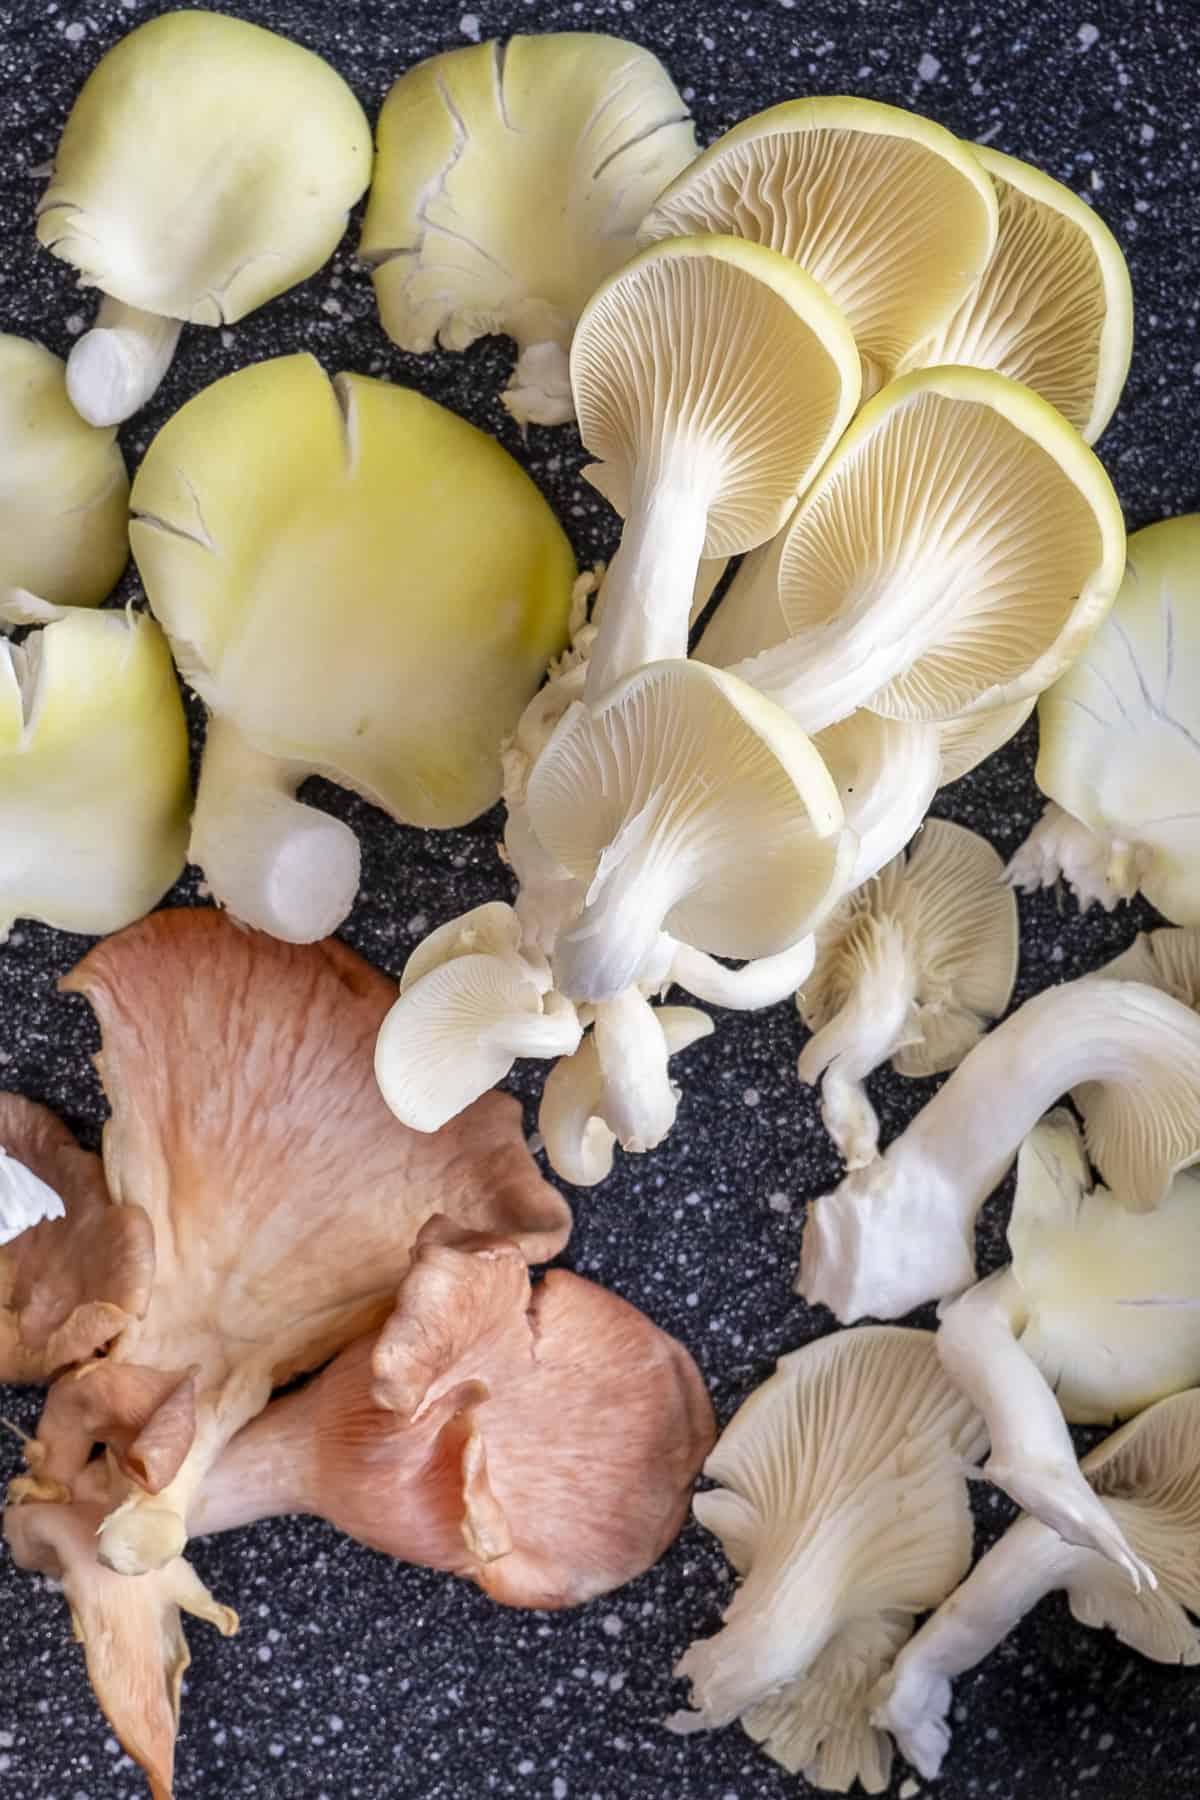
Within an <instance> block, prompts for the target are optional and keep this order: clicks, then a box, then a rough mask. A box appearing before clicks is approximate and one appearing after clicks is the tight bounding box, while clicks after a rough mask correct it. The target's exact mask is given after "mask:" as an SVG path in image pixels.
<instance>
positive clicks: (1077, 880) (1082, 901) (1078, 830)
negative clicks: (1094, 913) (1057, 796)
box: [1005, 800, 1146, 912]
mask: <svg viewBox="0 0 1200 1800" xmlns="http://www.w3.org/2000/svg"><path fill="white" fill-rule="evenodd" d="M1145 864H1146V851H1145V850H1144V848H1142V847H1141V846H1140V845H1135V844H1131V843H1129V842H1127V841H1126V840H1125V839H1124V838H1114V837H1110V836H1109V835H1108V834H1107V833H1106V832H1102V831H1092V830H1091V829H1090V828H1089V827H1088V826H1087V825H1083V824H1081V823H1080V821H1079V820H1078V819H1075V818H1072V816H1071V814H1070V813H1068V812H1064V811H1063V809H1062V807H1061V806H1058V805H1056V804H1055V802H1054V801H1053V800H1051V801H1050V802H1049V804H1048V805H1047V806H1046V807H1045V808H1044V809H1043V811H1042V816H1041V818H1040V819H1039V820H1038V822H1037V824H1036V825H1035V826H1034V828H1033V830H1032V831H1031V832H1030V833H1029V836H1028V837H1027V838H1026V839H1025V842H1024V843H1023V844H1022V845H1021V847H1020V848H1019V850H1018V851H1017V852H1016V855H1015V856H1014V857H1013V859H1012V861H1011V862H1010V863H1009V865H1008V868H1007V869H1006V870H1005V876H1006V878H1007V880H1008V881H1009V882H1010V884H1011V885H1012V886H1013V887H1015V888H1020V890H1021V892H1022V893H1023V894H1032V893H1035V892H1036V890H1037V889H1038V888H1043V887H1053V886H1054V883H1055V882H1056V881H1058V880H1059V878H1060V877H1061V878H1062V879H1063V880H1065V881H1066V883H1067V886H1068V887H1069V888H1070V889H1071V892H1072V893H1073V894H1074V896H1075V898H1076V900H1077V901H1078V902H1079V905H1080V908H1081V910H1082V911H1084V912H1086V911H1087V910H1088V908H1089V906H1095V905H1097V904H1098V905H1100V906H1102V907H1103V908H1104V911H1105V912H1112V911H1113V910H1114V908H1115V907H1116V905H1117V903H1118V901H1121V900H1132V898H1133V896H1134V895H1135V894H1136V893H1137V891H1138V887H1139V886H1140V884H1141V879H1142V876H1143V875H1144V874H1145Z"/></svg>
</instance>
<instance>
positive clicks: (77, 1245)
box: [0, 1094, 154, 1382]
mask: <svg viewBox="0 0 1200 1800" xmlns="http://www.w3.org/2000/svg"><path fill="white" fill-rule="evenodd" d="M0 1145H3V1155H2V1157H0V1183H7V1182H9V1181H14V1180H15V1182H16V1183H17V1186H18V1192H19V1191H20V1184H21V1179H22V1177H21V1175H19V1174H18V1171H23V1172H24V1174H26V1175H28V1176H29V1177H31V1178H32V1179H33V1180H35V1181H36V1182H37V1183H38V1185H39V1187H40V1188H41V1190H42V1194H43V1195H49V1197H50V1200H51V1201H52V1202H54V1203H56V1207H57V1211H56V1212H55V1211H52V1210H50V1209H49V1208H47V1209H46V1210H45V1212H44V1213H43V1214H42V1215H41V1217H42V1222H40V1223H39V1222H36V1221H33V1222H30V1223H29V1224H28V1225H27V1226H26V1228H25V1229H23V1230H21V1231H20V1233H19V1235H15V1236H13V1237H12V1241H11V1242H9V1243H6V1244H4V1246H3V1247H2V1248H0V1381H6V1382H26V1381H48V1380H49V1379H50V1377H51V1376H52V1375H54V1374H55V1373H56V1372H57V1371H58V1370H59V1369H63V1368H65V1367H66V1366H67V1365H68V1364H69V1363H77V1362H84V1361H86V1360H87V1359H88V1358H89V1357H91V1356H93V1355H95V1353H96V1352H97V1351H98V1350H100V1349H102V1348H103V1347H104V1345H105V1344H107V1343H109V1342H110V1341H111V1340H112V1339H113V1338H115V1337H116V1336H118V1335H119V1333H120V1332H121V1331H122V1330H123V1329H124V1328H125V1326H126V1325H128V1324H130V1323H131V1322H132V1321H133V1320H134V1319H137V1318H140V1317H141V1315H142V1314H143V1313H144V1312H145V1310H146V1306H147V1303H148V1301H149V1297H150V1283H151V1279H152V1277H153V1273H154V1237H153V1233H152V1232H151V1229H150V1221H149V1219H148V1218H147V1217H146V1215H145V1213H144V1212H143V1211H142V1209H141V1207H140V1206H113V1205H111V1204H110V1202H109V1198H108V1189H107V1188H106V1186H105V1184H104V1171H103V1169H102V1167H101V1164H100V1158H99V1157H98V1156H95V1155H93V1153H92V1152H91V1151H90V1150H83V1149H81V1148H80V1146H79V1145H78V1144H77V1143H76V1142H75V1139H74V1138H73V1137H72V1135H71V1133H70V1132H69V1131H68V1130H67V1127H66V1126H65V1125H63V1124H62V1123H61V1122H60V1121H59V1120H58V1119H56V1118H55V1116H54V1114H53V1113H52V1112H47V1110H46V1108H45V1107H44V1106H36V1105H35V1104H34V1103H33V1101H32V1100H22V1099H21V1098H19V1096H18V1095H16V1094H0ZM39 1198H40V1197H39ZM3 1210H4V1209H3V1208H2V1207H0V1212H3Z"/></svg>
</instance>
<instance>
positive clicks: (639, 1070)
mask: <svg viewBox="0 0 1200 1800" xmlns="http://www.w3.org/2000/svg"><path fill="white" fill-rule="evenodd" d="M664 1011H667V1012H669V1013H671V1014H672V1015H684V1016H683V1017H672V1019H671V1020H670V1021H668V1020H665V1019H664V1018H663V1012H664ZM668 1024H670V1025H671V1026H672V1027H673V1031H672V1035H673V1036H674V1038H675V1040H676V1041H675V1042H674V1044H672V1043H671V1042H670V1041H669V1038H668V1032H667V1025H668ZM711 1030H712V1021H711V1019H708V1018H706V1017H705V1015H704V1014H703V1013H697V1012H696V1011H695V1010H694V1009H693V1008H691V1007H682V1006H679V1007H668V1008H665V1009H664V1008H660V1009H658V1010H656V1009H655V1008H654V1007H652V1006H651V1004H650V1002H649V1001H648V1000H647V999H646V998H645V996H644V995H643V994H642V993H640V992H639V991H638V989H637V988H629V989H627V990H626V992H625V993H623V994H618V996H617V998H616V999H615V1000H607V1001H605V1002H604V1003H603V1005H600V1006H598V1007H597V1008H596V1022H595V1025H594V1027H593V1037H594V1038H595V1043H596V1056H597V1058H598V1061H599V1065H600V1075H601V1080H602V1084H603V1090H602V1097H601V1103H600V1116H601V1117H602V1118H603V1120H604V1122H605V1124H606V1125H608V1127H609V1129H610V1130H611V1131H612V1132H613V1133H614V1134H615V1135H616V1139H617V1142H618V1143H619V1144H620V1145H621V1147H622V1149H624V1150H629V1151H632V1152H633V1153H635V1154H638V1153H640V1152H642V1151H645V1150H653V1149H655V1148H656V1147H657V1145H659V1144H661V1143H662V1141H663V1139H664V1138H665V1137H666V1135H667V1133H668V1132H669V1131H670V1129H671V1127H672V1125H674V1123H675V1113H676V1111H677V1109H678V1106H679V1090H678V1088H677V1087H676V1086H675V1085H674V1083H673V1082H672V1080H671V1078H670V1076H669V1074H668V1073H667V1059H668V1057H669V1056H670V1055H671V1053H672V1050H682V1049H684V1048H686V1045H687V1044H689V1043H694V1042H695V1041H696V1039H697V1038H700V1037H707V1036H708V1034H709V1033H710V1032H711Z"/></svg>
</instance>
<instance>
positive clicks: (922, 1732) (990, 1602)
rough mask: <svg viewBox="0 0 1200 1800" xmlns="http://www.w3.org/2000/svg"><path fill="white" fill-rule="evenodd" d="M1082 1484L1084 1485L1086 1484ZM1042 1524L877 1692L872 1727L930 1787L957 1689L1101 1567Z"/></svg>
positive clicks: (1001, 1557)
mask: <svg viewBox="0 0 1200 1800" xmlns="http://www.w3.org/2000/svg"><path fill="white" fill-rule="evenodd" d="M1081 1479H1082V1477H1081ZM1094 1560H1095V1559H1094V1557H1093V1555H1092V1553H1091V1552H1090V1551H1088V1550H1081V1549H1079V1548H1077V1547H1076V1546H1075V1545H1073V1544H1066V1543H1064V1542H1063V1540H1062V1539H1061V1538H1060V1537H1058V1536H1057V1535H1056V1534H1055V1533H1054V1532H1053V1531H1051V1530H1049V1529H1048V1528H1047V1527H1046V1526H1045V1525H1043V1524H1041V1522H1040V1521H1039V1520H1037V1519H1018V1521H1017V1523H1016V1524H1015V1525H1013V1526H1012V1527H1011V1528H1010V1529H1009V1530H1008V1531H1007V1532H1006V1533H1005V1534H1004V1536H1003V1537H1002V1538H1001V1539H1000V1542H999V1543H998V1544H996V1545H995V1546H994V1548H993V1549H991V1550H989V1551H988V1553H987V1555H986V1556H985V1557H983V1559H982V1560H981V1561H980V1562H979V1563H978V1564H977V1565H976V1567H975V1569H974V1571H973V1572H972V1574H971V1575H969V1576H968V1578H967V1580H966V1581H964V1582H963V1584H962V1586H961V1587H959V1588H957V1589H956V1590H955V1591H954V1593H953V1594H951V1595H950V1598H949V1599H948V1600H944V1601H943V1602H942V1604H941V1606H940V1607H939V1608H938V1610H937V1611H936V1612H935V1613H934V1614H933V1616H932V1618H930V1619H928V1620H927V1621H926V1623H925V1624H924V1625H923V1626H922V1627H921V1629H920V1631H918V1632H917V1634H916V1636H915V1637H913V1638H910V1640H909V1642H908V1643H907V1644H906V1645H905V1647H904V1649H903V1650H901V1652H900V1654H899V1656H898V1657H897V1658H896V1661H895V1663H894V1664H893V1666H892V1668H891V1671H890V1672H889V1674H888V1675H886V1676H885V1677H884V1679H883V1681H882V1682H881V1683H880V1684H879V1686H878V1687H877V1688H876V1690H875V1695H874V1706H873V1708H872V1713H871V1719H872V1722H873V1723H874V1724H875V1725H877V1726H879V1727H880V1728H881V1729H882V1730H884V1731H890V1732H891V1734H892V1736H893V1737H894V1738H895V1740H896V1743H897V1745H898V1746H899V1749H900V1752H901V1754H902V1755H903V1756H904V1757H905V1758H906V1760H907V1761H908V1762H910V1763H911V1764H912V1765H913V1767H914V1768H915V1769H917V1770H918V1771H919V1772H920V1774H922V1775H923V1776H924V1777H925V1779H926V1780H927V1781H932V1780H933V1779H934V1777H935V1776H936V1775H937V1774H938V1772H939V1771H940V1769H941V1766H942V1759H943V1757H944V1756H945V1754H946V1751H947V1748H948V1747H949V1743H950V1729H949V1726H948V1725H947V1723H946V1719H947V1715H948V1714H949V1711H950V1697H951V1695H950V1683H951V1681H952V1680H953V1679H954V1677H955V1676H956V1675H961V1674H963V1673H965V1671H966V1670H967V1669H973V1668H974V1667H975V1665H976V1663H978V1662H981V1661H982V1659H983V1658H984V1657H985V1656H988V1655H989V1654H990V1653H991V1652H992V1651H993V1650H994V1649H995V1648H996V1645H997V1644H999V1643H1000V1642H1001V1641H1002V1640H1003V1639H1004V1638H1005V1637H1007V1636H1008V1633H1009V1632H1010V1631H1012V1630H1013V1628H1014V1627H1015V1626H1016V1625H1018V1624H1019V1623H1020V1621H1021V1620H1022V1619H1023V1618H1024V1617H1025V1615H1026V1613H1028V1612H1030V1611H1032V1609H1033V1607H1035V1606H1036V1605H1037V1603H1038V1601H1039V1600H1041V1599H1042V1598H1043V1597H1044V1596H1045V1595H1046V1594H1049V1593H1051V1592H1052V1591H1053V1590H1054V1589H1055V1588H1060V1587H1066V1586H1067V1585H1068V1584H1069V1583H1070V1582H1072V1581H1073V1580H1074V1578H1075V1577H1076V1575H1077V1574H1079V1573H1080V1572H1082V1571H1083V1570H1084V1569H1086V1567H1087V1565H1088V1564H1090V1563H1093V1562H1094Z"/></svg>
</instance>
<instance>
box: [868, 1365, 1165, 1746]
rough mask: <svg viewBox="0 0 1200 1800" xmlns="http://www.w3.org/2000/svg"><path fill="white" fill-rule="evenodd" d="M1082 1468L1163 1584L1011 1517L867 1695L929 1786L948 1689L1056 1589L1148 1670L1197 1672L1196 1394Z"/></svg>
mask: <svg viewBox="0 0 1200 1800" xmlns="http://www.w3.org/2000/svg"><path fill="white" fill-rule="evenodd" d="M1080 1466H1081V1468H1082V1471H1083V1474H1084V1475H1085V1476H1086V1478H1087V1481H1088V1483H1089V1484H1090V1486H1091V1488H1092V1489H1093V1490H1094V1491H1095V1493H1096V1494H1097V1496H1098V1497H1099V1498H1100V1499H1102V1500H1104V1501H1105V1502H1106V1503H1107V1505H1108V1506H1109V1507H1110V1508H1111V1509H1112V1512H1113V1514H1114V1515H1115V1516H1116V1517H1117V1518H1119V1520H1120V1522H1121V1526H1122V1528H1123V1530H1124V1531H1125V1532H1126V1533H1127V1535H1128V1537H1129V1539H1130V1541H1131V1542H1132V1543H1133V1544H1135V1545H1136V1546H1137V1549H1138V1552H1139V1554H1140V1555H1141V1556H1142V1557H1143V1558H1144V1559H1145V1561H1146V1562H1147V1563H1149V1564H1151V1565H1152V1566H1153V1568H1154V1569H1155V1570H1156V1571H1157V1573H1158V1576H1159V1584H1158V1586H1157V1588H1142V1589H1141V1590H1140V1591H1136V1592H1135V1591H1134V1590H1133V1589H1131V1588H1130V1586H1129V1584H1128V1582H1126V1581H1125V1579H1124V1578H1123V1576H1121V1575H1120V1574H1118V1572H1117V1571H1116V1570H1115V1569H1114V1568H1113V1566H1112V1564H1111V1563H1108V1562H1105V1561H1104V1560H1103V1558H1101V1557H1099V1556H1097V1554H1096V1552H1095V1551H1094V1550H1084V1549H1079V1548H1077V1547H1076V1546H1074V1545H1071V1544H1065V1543H1064V1542H1063V1541H1062V1539H1061V1538H1060V1537H1056V1536H1055V1534H1054V1533H1053V1532H1052V1531H1050V1530H1049V1529H1048V1528H1047V1527H1046V1526H1045V1525H1043V1524H1041V1523H1040V1522H1039V1521H1038V1520H1037V1519H1029V1518H1022V1519H1018V1520H1017V1522H1016V1524H1015V1525H1011V1526H1010V1527H1009V1529H1008V1530H1007V1531H1006V1532H1005V1534H1004V1536H1003V1537H1002V1538H1001V1539H1000V1542H999V1543H998V1544H995V1545H993V1547H992V1548H991V1549H990V1550H989V1551H988V1553H987V1555H986V1556H985V1557H983V1559H982V1560H981V1561H980V1563H979V1564H978V1565H977V1567H976V1568H975V1569H974V1570H973V1571H972V1573H971V1575H970V1576H969V1577H968V1579H967V1580H966V1581H965V1582H964V1583H963V1585H962V1586H961V1587H960V1588H959V1589H958V1590H957V1591H956V1592H955V1593H953V1594H952V1595H951V1596H950V1598H949V1600H947V1601H946V1602H945V1603H944V1604H943V1605H942V1606H940V1607H939V1608H938V1610H937V1612H935V1613H934V1615H933V1617H932V1618H931V1619H928V1620H927V1621H926V1622H925V1624H924V1625H923V1626H922V1627H921V1629H920V1631H919V1632H918V1633H917V1635H916V1636H915V1637H914V1638H912V1639H911V1640H910V1642H909V1643H908V1644H906V1645H905V1647H904V1649H903V1650H901V1652H900V1655H899V1656H898V1657H897V1659H896V1664H895V1667H894V1668H893V1669H892V1670H891V1672H890V1673H889V1674H888V1675H887V1676H886V1677H885V1678H884V1680H883V1681H882V1682H881V1684H880V1686H879V1688H878V1690H877V1691H876V1694H875V1696H874V1704H873V1717H874V1719H875V1723H876V1725H877V1726H878V1727H879V1728H880V1729H881V1730H885V1731H890V1732H891V1733H892V1735H893V1736H894V1737H895V1739H896V1742H897V1744H898V1746H899V1748H900V1750H901V1752H902V1753H903V1755H904V1756H906V1757H907V1758H908V1760H909V1762H911V1763H912V1765H913V1767H914V1768H916V1769H919V1770H920V1772H921V1774H922V1775H923V1776H924V1777H925V1778H926V1780H928V1781H932V1780H934V1779H935V1778H936V1776H937V1775H938V1774H939V1772H940V1770H941V1766H942V1762H943V1760H944V1758H945V1755H946V1751H947V1750H948V1748H949V1745H950V1727H949V1724H948V1719H949V1713H950V1700H951V1689H950V1683H951V1682H952V1681H953V1679H954V1677H955V1676H956V1675H961V1674H963V1672H964V1671H965V1670H967V1669H971V1668H974V1666H975V1664H976V1663H979V1662H982V1661H983V1659H984V1657H985V1656H988V1655H989V1654H990V1653H991V1651H992V1650H994V1649H995V1647H996V1645H997V1644H999V1643H1000V1642H1001V1640H1002V1639H1003V1638H1005V1637H1006V1636H1007V1635H1008V1633H1009V1632H1010V1631H1012V1630H1013V1629H1014V1628H1015V1626H1016V1625H1017V1624H1018V1623H1019V1622H1020V1620H1021V1619H1023V1618H1024V1616H1025V1614H1026V1613H1028V1612H1030V1611H1032V1609H1033V1608H1034V1607H1035V1606H1036V1605H1037V1603H1038V1601H1039V1600H1041V1599H1042V1598H1043V1597H1044V1596H1045V1595H1046V1594H1049V1593H1051V1592H1053V1591H1054V1590H1056V1589H1060V1588H1061V1589H1065V1591H1066V1596H1067V1604H1068V1606H1069V1607H1070V1609H1071V1613H1072V1615H1073V1616H1074V1618H1075V1619H1077V1620H1078V1622H1079V1624H1081V1625H1088V1626H1091V1627H1092V1628H1093V1630H1101V1629H1105V1628H1107V1629H1108V1630H1110V1631H1112V1632H1115V1634H1116V1636H1117V1638H1118V1640H1119V1641H1120V1642H1121V1643H1122V1644H1127V1645H1128V1646H1129V1648H1130V1649H1131V1650H1136V1651H1138V1653H1139V1654H1140V1655H1142V1656H1148V1657H1150V1658H1151V1659H1152V1660H1153V1661H1154V1662H1161V1663H1175V1664H1178V1663H1184V1664H1196V1663H1200V1634H1198V1633H1197V1631H1196V1628H1195V1626H1194V1625H1193V1623H1192V1621H1191V1620H1190V1619H1189V1618H1188V1613H1189V1612H1190V1613H1196V1612H1200V1573H1198V1566H1197V1560H1196V1543H1197V1538H1198V1536H1200V1392H1197V1391H1196V1390H1193V1391H1192V1392H1191V1393H1188V1394H1177V1395H1175V1396H1174V1398H1173V1399H1170V1400H1160V1401H1159V1403H1158V1405H1157V1406H1152V1407H1151V1408H1150V1409H1149V1411H1148V1412H1144V1413H1142V1414H1141V1416H1140V1417H1139V1418H1136V1419H1134V1420H1132V1421H1131V1422H1130V1423H1129V1424H1128V1425H1124V1426H1122V1428H1121V1430H1120V1431H1117V1432H1114V1434H1113V1435H1112V1437H1110V1438H1106V1439H1105V1440H1104V1442H1103V1443H1102V1444H1099V1445H1097V1447H1096V1449H1094V1450H1093V1451H1092V1452H1091V1453H1090V1455H1088V1456H1085V1457H1084V1459H1083V1462H1082V1464H1081V1465H1080Z"/></svg>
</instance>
